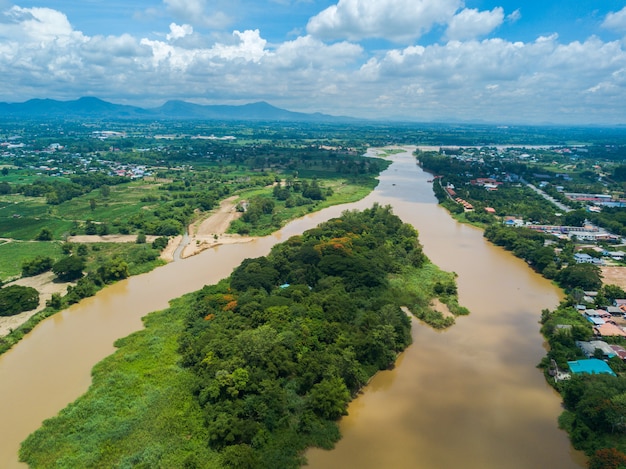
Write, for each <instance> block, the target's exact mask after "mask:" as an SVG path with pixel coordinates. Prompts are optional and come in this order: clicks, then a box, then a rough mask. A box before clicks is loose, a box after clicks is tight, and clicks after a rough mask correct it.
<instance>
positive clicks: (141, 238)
mask: <svg viewBox="0 0 626 469" xmlns="http://www.w3.org/2000/svg"><path fill="white" fill-rule="evenodd" d="M135 243H137V244H146V234H145V233H143V232H142V233H139V234H138V235H137V239H136V240H135Z"/></svg>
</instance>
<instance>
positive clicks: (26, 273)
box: [22, 256, 54, 277]
mask: <svg viewBox="0 0 626 469" xmlns="http://www.w3.org/2000/svg"><path fill="white" fill-rule="evenodd" d="M53 264H54V260H53V259H52V258H51V257H48V256H37V257H35V258H33V259H29V260H25V261H24V262H22V277H32V276H34V275H39V274H42V273H44V272H47V271H48V270H50V269H52V265H53Z"/></svg>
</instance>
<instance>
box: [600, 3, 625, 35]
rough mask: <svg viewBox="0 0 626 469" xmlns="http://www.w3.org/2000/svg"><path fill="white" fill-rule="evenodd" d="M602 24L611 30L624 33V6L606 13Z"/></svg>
mask: <svg viewBox="0 0 626 469" xmlns="http://www.w3.org/2000/svg"><path fill="white" fill-rule="evenodd" d="M602 26H603V27H605V28H607V29H611V30H613V31H617V32H620V33H626V7H624V8H622V9H621V10H620V11H616V12H611V13H609V14H608V15H606V17H605V18H604V21H603V22H602Z"/></svg>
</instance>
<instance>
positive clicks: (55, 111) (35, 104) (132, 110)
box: [0, 97, 357, 122]
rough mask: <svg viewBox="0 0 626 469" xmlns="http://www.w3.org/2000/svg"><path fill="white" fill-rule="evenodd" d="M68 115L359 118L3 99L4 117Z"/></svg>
mask: <svg viewBox="0 0 626 469" xmlns="http://www.w3.org/2000/svg"><path fill="white" fill-rule="evenodd" d="M4 117H8V118H27V119H28V118H37V119H42V118H64V119H155V120H168V119H176V120H180V119H198V120H242V121H245V120H255V121H291V122H346V121H355V120H357V119H355V118H351V117H337V116H331V115H328V114H320V113H314V114H307V113H302V112H292V111H288V110H286V109H281V108H278V107H275V106H272V105H271V104H268V103H266V102H264V101H261V102H256V103H250V104H244V105H241V106H229V105H200V104H193V103H188V102H185V101H168V102H166V103H165V104H163V105H162V106H160V107H157V108H148V109H144V108H140V107H136V106H128V105H123V104H113V103H109V102H107V101H103V100H101V99H99V98H93V97H85V98H80V99H77V100H74V101H56V100H54V99H31V100H29V101H26V102H23V103H0V119H1V118H4Z"/></svg>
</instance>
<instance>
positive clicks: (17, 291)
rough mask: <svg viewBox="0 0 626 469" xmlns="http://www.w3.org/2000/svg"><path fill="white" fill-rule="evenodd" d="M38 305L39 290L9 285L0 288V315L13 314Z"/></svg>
mask: <svg viewBox="0 0 626 469" xmlns="http://www.w3.org/2000/svg"><path fill="white" fill-rule="evenodd" d="M38 305H39V292H38V291H37V290H35V289H34V288H32V287H24V286H21V285H9V286H8V287H4V288H0V316H13V315H15V314H19V313H21V312H23V311H30V310H31V309H35V308H36V307H37V306H38Z"/></svg>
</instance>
